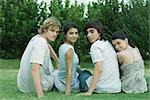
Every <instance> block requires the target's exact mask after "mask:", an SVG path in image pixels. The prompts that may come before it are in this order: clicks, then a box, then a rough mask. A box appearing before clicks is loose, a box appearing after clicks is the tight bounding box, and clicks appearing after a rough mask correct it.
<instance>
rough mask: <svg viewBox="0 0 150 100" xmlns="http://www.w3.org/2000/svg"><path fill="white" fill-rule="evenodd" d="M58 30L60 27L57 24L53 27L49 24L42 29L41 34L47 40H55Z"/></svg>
mask: <svg viewBox="0 0 150 100" xmlns="http://www.w3.org/2000/svg"><path fill="white" fill-rule="evenodd" d="M59 30H60V29H59V27H57V26H53V27H52V26H50V27H49V28H48V29H45V30H44V33H43V34H42V35H43V36H44V37H45V38H46V39H47V40H49V41H55V39H56V38H57V35H58V33H59Z"/></svg>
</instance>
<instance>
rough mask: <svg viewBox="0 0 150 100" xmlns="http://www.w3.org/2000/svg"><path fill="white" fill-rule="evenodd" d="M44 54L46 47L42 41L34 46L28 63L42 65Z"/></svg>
mask: <svg viewBox="0 0 150 100" xmlns="http://www.w3.org/2000/svg"><path fill="white" fill-rule="evenodd" d="M45 54H46V46H45V43H44V42H43V41H38V42H36V43H35V44H34V46H33V48H32V53H31V59H30V63H38V64H41V65H43V63H44V58H45Z"/></svg>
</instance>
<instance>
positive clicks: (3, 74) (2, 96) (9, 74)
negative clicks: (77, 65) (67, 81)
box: [0, 59, 150, 100]
mask: <svg viewBox="0 0 150 100" xmlns="http://www.w3.org/2000/svg"><path fill="white" fill-rule="evenodd" d="M149 62H150V61H147V62H146V70H145V73H146V77H147V79H148V81H149V82H150V68H149V65H148V64H149ZM81 66H84V67H90V69H91V68H92V64H89V63H81ZM18 68H19V60H18V59H13V60H4V59H0V100H37V97H36V94H35V93H29V94H23V93H21V92H20V91H19V90H18V88H17V85H16V76H17V73H18ZM44 95H45V96H44V97H42V98H40V99H38V100H149V98H150V92H146V93H143V94H125V93H118V94H93V95H92V96H90V97H82V96H77V95H76V94H75V93H72V94H71V96H66V95H65V94H64V93H60V92H55V91H48V92H46V93H45V94H44Z"/></svg>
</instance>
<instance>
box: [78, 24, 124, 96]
mask: <svg viewBox="0 0 150 100" xmlns="http://www.w3.org/2000/svg"><path fill="white" fill-rule="evenodd" d="M84 31H85V33H86V36H87V38H88V40H89V42H90V43H91V44H92V45H91V48H90V53H91V58H92V62H93V64H94V70H93V71H94V72H93V75H92V76H91V77H89V78H88V79H87V80H86V85H87V87H88V88H87V89H88V90H85V91H87V92H85V93H81V94H79V95H85V96H89V95H92V93H93V92H96V93H118V92H120V91H121V81H120V79H119V68H118V61H117V55H116V52H115V50H114V48H113V46H112V45H111V43H110V42H109V41H108V40H106V39H104V38H103V33H104V32H103V25H102V24H101V23H100V22H99V21H92V22H89V23H87V24H86V25H85V27H84Z"/></svg>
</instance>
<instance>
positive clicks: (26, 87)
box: [17, 35, 54, 93]
mask: <svg viewBox="0 0 150 100" xmlns="http://www.w3.org/2000/svg"><path fill="white" fill-rule="evenodd" d="M32 63H38V64H41V65H42V67H41V69H40V74H41V83H42V85H43V84H44V83H46V82H44V81H46V80H45V79H44V78H43V77H45V75H47V76H50V74H51V73H52V72H53V70H54V69H53V65H52V62H51V58H50V52H49V48H48V45H47V41H46V39H44V38H43V37H41V36H40V35H36V36H34V37H33V38H32V39H31V40H30V41H29V43H28V45H27V47H26V49H25V51H24V53H23V56H22V58H21V62H20V69H19V72H18V76H17V86H18V88H19V90H20V91H22V92H25V93H26V92H33V91H35V88H34V84H33V79H32ZM43 88H44V86H43ZM43 90H44V89H43Z"/></svg>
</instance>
